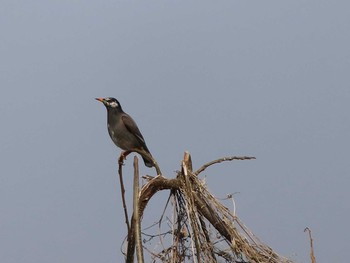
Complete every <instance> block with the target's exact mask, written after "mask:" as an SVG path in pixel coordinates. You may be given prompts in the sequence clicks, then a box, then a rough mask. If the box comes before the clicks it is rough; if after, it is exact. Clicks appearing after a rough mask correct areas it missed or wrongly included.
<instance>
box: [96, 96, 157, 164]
mask: <svg viewBox="0 0 350 263" xmlns="http://www.w3.org/2000/svg"><path fill="white" fill-rule="evenodd" d="M96 100H98V101H100V102H102V103H103V104H104V105H105V106H106V109H107V127H108V133H109V136H110V137H111V139H112V141H113V142H114V143H115V145H117V146H118V147H119V148H121V149H122V150H125V151H127V152H132V151H135V150H136V149H137V150H144V151H146V152H147V153H148V154H150V155H151V153H150V151H149V150H148V148H147V146H146V142H145V139H144V138H143V136H142V134H141V132H140V130H139V128H138V127H137V125H136V123H135V121H134V120H133V119H132V118H131V116H130V115H128V114H127V113H125V112H124V111H123V109H122V107H121V105H120V103H119V101H118V100H116V99H115V98H96ZM142 158H143V161H144V163H145V165H146V166H147V167H152V166H153V162H152V161H151V160H148V159H147V158H145V157H144V156H142Z"/></svg>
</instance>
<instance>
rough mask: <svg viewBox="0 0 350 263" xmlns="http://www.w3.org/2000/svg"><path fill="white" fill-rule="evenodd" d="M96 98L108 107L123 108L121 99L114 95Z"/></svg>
mask: <svg viewBox="0 0 350 263" xmlns="http://www.w3.org/2000/svg"><path fill="white" fill-rule="evenodd" d="M96 100H98V101H100V102H102V103H103V104H104V105H105V106H106V108H107V109H119V110H121V109H122V106H121V105H120V103H119V101H118V100H117V99H115V98H112V97H107V98H96Z"/></svg>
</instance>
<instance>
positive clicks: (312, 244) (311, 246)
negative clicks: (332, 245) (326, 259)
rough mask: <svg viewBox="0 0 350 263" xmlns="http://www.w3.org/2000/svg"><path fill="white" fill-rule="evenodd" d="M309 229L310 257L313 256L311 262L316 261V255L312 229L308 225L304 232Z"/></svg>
mask: <svg viewBox="0 0 350 263" xmlns="http://www.w3.org/2000/svg"><path fill="white" fill-rule="evenodd" d="M306 231H308V232H309V239H310V258H311V263H316V257H315V254H314V241H313V239H312V235H311V229H310V228H308V227H306V228H305V229H304V232H306Z"/></svg>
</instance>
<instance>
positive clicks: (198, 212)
mask: <svg viewBox="0 0 350 263" xmlns="http://www.w3.org/2000/svg"><path fill="white" fill-rule="evenodd" d="M251 159H255V158H254V157H248V156H242V157H237V156H234V157H224V158H220V159H218V160H215V161H212V162H209V163H207V164H205V165H203V166H202V167H201V168H199V169H198V170H196V171H193V170H192V169H193V168H192V162H191V156H190V155H189V153H187V152H186V153H185V156H184V160H183V161H182V167H181V170H180V171H178V172H177V176H176V178H174V179H167V178H165V177H164V176H163V175H162V174H161V173H160V169H159V167H158V165H157V167H156V171H157V174H158V176H156V177H151V176H146V177H144V178H145V179H146V181H147V182H146V183H145V184H144V185H143V186H142V187H141V189H140V190H139V187H138V180H139V175H138V167H137V158H136V157H135V159H134V169H135V173H134V185H135V187H134V211H133V216H132V220H131V223H130V224H129V222H128V217H127V209H126V204H125V198H124V191H123V187H122V196H123V203H124V212H125V217H126V224H127V228H128V237H127V249H126V251H124V254H125V257H126V262H127V263H130V262H134V254H135V248H136V251H137V259H138V262H144V261H145V259H147V260H149V262H154V263H155V262H169V263H179V262H195V263H196V262H197V263H199V262H237V263H238V262H239V263H244V262H249V263H292V261H291V260H289V259H287V258H284V257H282V256H280V255H278V254H277V253H276V252H275V251H273V250H272V249H271V248H270V247H269V246H267V245H266V244H264V243H263V242H261V241H260V240H259V239H258V238H257V237H256V236H255V235H254V234H253V233H252V232H251V231H250V230H249V229H248V228H247V227H246V226H245V225H244V224H243V223H242V221H241V220H240V219H239V218H238V216H237V215H236V214H235V211H233V212H231V211H230V210H229V209H228V208H227V207H225V206H224V205H222V204H221V202H219V200H218V199H217V198H215V197H214V196H213V195H212V194H211V193H210V192H209V191H208V189H207V187H206V184H205V183H204V181H203V180H201V179H200V178H199V175H200V173H201V172H203V171H204V170H205V169H206V168H207V167H209V166H210V165H213V164H217V163H220V162H223V161H232V160H251ZM154 163H155V164H156V162H154ZM121 171H122V169H121V165H120V167H119V174H120V178H121V183H122V177H121ZM121 186H123V184H121ZM161 190H169V191H170V196H169V199H168V202H167V204H166V208H165V209H164V211H163V213H162V212H160V215H159V220H158V222H157V223H155V224H154V225H152V226H151V227H149V228H146V229H143V230H141V218H142V216H143V213H144V211H145V208H146V206H147V204H148V202H149V200H150V199H151V198H153V197H154V195H155V194H156V193H157V192H158V191H161ZM231 198H232V196H231ZM135 199H137V200H135ZM232 200H233V198H232ZM141 240H143V242H141ZM154 243H155V244H154ZM144 254H145V255H144ZM146 254H147V255H146Z"/></svg>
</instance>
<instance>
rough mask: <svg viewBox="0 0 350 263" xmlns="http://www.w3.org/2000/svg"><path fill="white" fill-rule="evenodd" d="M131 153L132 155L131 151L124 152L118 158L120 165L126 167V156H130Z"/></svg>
mask: <svg viewBox="0 0 350 263" xmlns="http://www.w3.org/2000/svg"><path fill="white" fill-rule="evenodd" d="M130 153H131V152H130V151H124V152H122V153H121V154H120V156H119V158H118V164H119V165H124V160H126V156H128V155H129V154H130Z"/></svg>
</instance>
